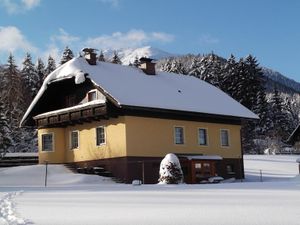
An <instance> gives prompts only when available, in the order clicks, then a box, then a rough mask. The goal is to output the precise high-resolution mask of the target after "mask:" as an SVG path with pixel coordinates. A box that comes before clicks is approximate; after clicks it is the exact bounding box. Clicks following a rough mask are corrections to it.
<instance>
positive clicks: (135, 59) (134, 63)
mask: <svg viewBox="0 0 300 225" xmlns="http://www.w3.org/2000/svg"><path fill="white" fill-rule="evenodd" d="M132 65H133V66H135V67H137V68H138V67H139V66H140V65H141V62H140V60H139V58H138V57H137V56H135V58H134V61H133V64H132Z"/></svg>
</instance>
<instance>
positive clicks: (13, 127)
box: [3, 54, 26, 151]
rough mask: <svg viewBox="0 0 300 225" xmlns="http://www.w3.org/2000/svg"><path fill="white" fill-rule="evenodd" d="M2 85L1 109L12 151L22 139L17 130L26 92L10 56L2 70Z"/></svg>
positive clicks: (20, 132)
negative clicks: (3, 84)
mask: <svg viewBox="0 0 300 225" xmlns="http://www.w3.org/2000/svg"><path fill="white" fill-rule="evenodd" d="M4 77H5V79H4V83H5V90H6V91H5V95H4V96H3V107H4V108H5V109H6V110H7V113H6V118H7V120H8V122H9V124H8V125H9V128H8V129H9V134H11V135H12V136H11V137H9V138H10V139H11V140H12V142H11V146H10V148H12V150H13V151H15V150H18V143H19V142H20V140H21V138H22V131H21V129H20V128H19V123H20V121H21V118H22V116H23V114H24V112H25V109H26V104H25V100H24V96H26V93H25V92H26V91H25V89H24V86H25V85H24V84H23V83H22V78H21V75H20V71H19V70H18V69H17V66H16V64H15V60H14V57H13V55H12V54H10V55H9V57H8V61H7V64H6V66H5V68H4Z"/></svg>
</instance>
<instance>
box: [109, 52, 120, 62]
mask: <svg viewBox="0 0 300 225" xmlns="http://www.w3.org/2000/svg"><path fill="white" fill-rule="evenodd" d="M111 63H114V64H122V62H121V60H120V58H119V56H118V53H117V52H116V51H114V56H113V58H112V61H111Z"/></svg>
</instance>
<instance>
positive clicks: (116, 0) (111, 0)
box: [99, 0, 120, 8]
mask: <svg viewBox="0 0 300 225" xmlns="http://www.w3.org/2000/svg"><path fill="white" fill-rule="evenodd" d="M99 1H100V2H102V3H104V4H110V5H111V6H112V7H114V8H118V7H119V5H120V0H99Z"/></svg>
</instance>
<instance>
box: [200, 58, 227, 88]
mask: <svg viewBox="0 0 300 225" xmlns="http://www.w3.org/2000/svg"><path fill="white" fill-rule="evenodd" d="M221 74H222V62H221V61H220V59H219V57H217V56H216V55H215V54H213V53H212V54H210V55H208V56H205V57H203V58H202V59H201V61H200V76H199V77H200V79H201V80H204V81H206V82H208V83H210V84H212V85H214V86H216V87H219V86H220V80H221V79H220V78H221Z"/></svg>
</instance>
